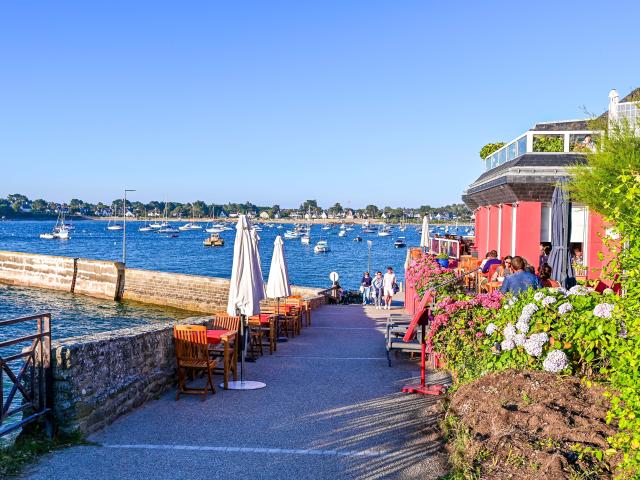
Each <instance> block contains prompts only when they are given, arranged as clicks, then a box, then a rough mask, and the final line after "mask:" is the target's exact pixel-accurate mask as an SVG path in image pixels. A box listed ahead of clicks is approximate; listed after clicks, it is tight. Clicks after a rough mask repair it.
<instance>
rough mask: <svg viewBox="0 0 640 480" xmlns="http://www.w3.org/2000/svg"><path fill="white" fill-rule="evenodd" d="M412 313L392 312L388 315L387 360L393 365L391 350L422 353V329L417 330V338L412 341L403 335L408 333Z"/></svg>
mask: <svg viewBox="0 0 640 480" xmlns="http://www.w3.org/2000/svg"><path fill="white" fill-rule="evenodd" d="M411 318H412V317H411V315H402V314H391V315H389V317H387V330H386V335H385V343H386V345H385V346H386V350H387V361H388V362H389V366H391V352H392V351H393V352H395V353H398V352H407V353H420V351H421V349H422V345H421V343H420V337H419V336H420V330H418V331H417V334H416V338H415V339H413V340H411V341H410V342H405V341H404V340H403V337H404V335H405V333H407V329H408V328H409V324H410V323H411Z"/></svg>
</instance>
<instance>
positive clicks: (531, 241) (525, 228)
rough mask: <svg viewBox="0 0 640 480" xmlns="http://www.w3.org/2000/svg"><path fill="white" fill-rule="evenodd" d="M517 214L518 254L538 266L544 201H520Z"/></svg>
mask: <svg viewBox="0 0 640 480" xmlns="http://www.w3.org/2000/svg"><path fill="white" fill-rule="evenodd" d="M517 209H518V213H517V215H516V255H520V256H521V257H524V258H525V259H527V261H529V263H531V264H532V265H534V266H535V267H536V268H537V267H538V257H539V256H540V228H541V224H542V203H540V202H520V203H518V207H517Z"/></svg>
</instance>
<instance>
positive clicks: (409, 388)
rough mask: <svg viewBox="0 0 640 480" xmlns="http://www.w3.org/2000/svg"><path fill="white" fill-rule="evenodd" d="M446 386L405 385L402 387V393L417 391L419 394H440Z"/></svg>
mask: <svg viewBox="0 0 640 480" xmlns="http://www.w3.org/2000/svg"><path fill="white" fill-rule="evenodd" d="M445 390H446V388H445V386H444V385H420V384H416V385H406V386H404V387H402V393H419V394H421V395H442V394H443V393H444V392H445Z"/></svg>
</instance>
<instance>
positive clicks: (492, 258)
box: [482, 250, 502, 273]
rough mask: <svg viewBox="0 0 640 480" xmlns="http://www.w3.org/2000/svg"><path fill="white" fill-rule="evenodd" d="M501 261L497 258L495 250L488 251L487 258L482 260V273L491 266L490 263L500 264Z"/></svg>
mask: <svg viewBox="0 0 640 480" xmlns="http://www.w3.org/2000/svg"><path fill="white" fill-rule="evenodd" d="M501 263H502V262H501V261H500V259H499V258H498V252H496V251H495V250H491V251H490V252H489V260H487V261H486V262H484V266H483V267H482V273H487V272H488V271H489V269H490V268H491V265H500V264H501Z"/></svg>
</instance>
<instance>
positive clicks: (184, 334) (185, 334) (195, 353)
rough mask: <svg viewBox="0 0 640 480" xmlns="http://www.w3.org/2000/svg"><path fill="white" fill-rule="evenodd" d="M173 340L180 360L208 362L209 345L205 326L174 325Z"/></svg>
mask: <svg viewBox="0 0 640 480" xmlns="http://www.w3.org/2000/svg"><path fill="white" fill-rule="evenodd" d="M173 338H174V341H175V344H176V358H177V359H178V360H207V359H208V358H209V345H208V343H207V327H205V326H204V325H174V326H173Z"/></svg>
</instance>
